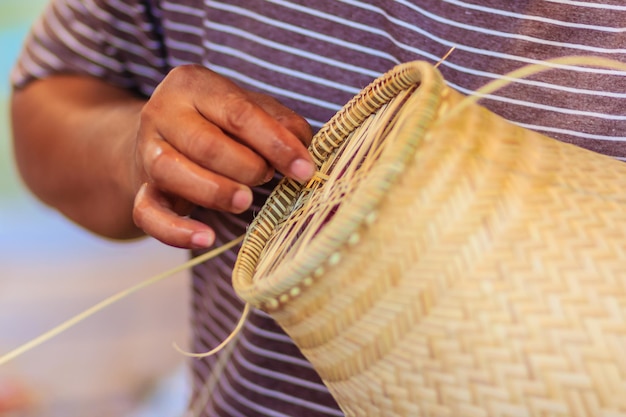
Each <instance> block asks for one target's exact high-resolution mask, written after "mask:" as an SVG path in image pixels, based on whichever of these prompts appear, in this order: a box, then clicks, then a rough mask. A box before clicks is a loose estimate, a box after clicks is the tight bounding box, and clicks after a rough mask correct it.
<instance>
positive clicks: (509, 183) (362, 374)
mask: <svg viewBox="0 0 626 417" xmlns="http://www.w3.org/2000/svg"><path fill="white" fill-rule="evenodd" d="M463 100H464V97H462V96H461V95H460V94H458V93H456V92H455V91H453V90H451V89H450V88H448V87H447V86H446V85H445V83H444V81H443V79H442V77H441V75H440V74H439V72H438V71H437V70H436V69H435V68H433V67H432V66H430V65H429V64H426V63H422V62H413V63H409V64H403V65H400V66H398V67H396V68H394V69H393V70H392V71H391V72H389V73H388V74H386V75H385V76H383V77H381V78H380V79H378V80H376V81H375V82H374V83H373V84H372V85H370V86H369V87H368V88H366V89H365V90H364V91H363V92H362V93H361V94H360V95H358V96H357V97H355V98H354V99H353V100H352V101H351V102H350V103H348V104H347V105H346V107H345V108H344V109H343V110H341V111H340V112H339V113H338V114H337V115H336V116H335V117H334V118H333V119H332V120H331V121H329V123H327V125H326V126H325V127H324V128H323V129H322V130H321V131H320V132H319V133H318V134H317V135H316V137H315V138H314V142H313V144H312V145H311V152H312V154H313V155H314V158H315V160H316V163H317V164H318V167H319V174H318V175H317V176H316V177H315V178H314V179H313V180H311V181H310V182H309V183H308V184H303V185H300V184H298V183H296V182H294V181H290V180H284V181H283V182H282V183H281V184H280V185H279V186H278V187H277V188H276V189H275V190H274V192H273V194H272V195H271V196H270V198H269V200H268V201H267V203H266V205H265V207H264V208H263V209H262V211H261V212H260V213H259V215H258V217H257V218H256V220H255V221H254V223H253V224H252V225H251V226H250V229H249V231H248V234H247V236H246V240H245V241H244V244H243V247H242V249H241V251H240V253H239V257H238V261H237V265H236V267H235V271H234V276H233V278H234V279H233V282H234V286H235V289H236V290H237V292H238V294H239V295H240V296H241V297H242V298H243V299H245V300H246V301H247V302H249V303H250V304H251V305H253V306H256V307H259V308H261V309H263V310H265V311H267V312H268V313H269V314H270V315H271V316H272V317H274V318H275V320H276V321H277V322H278V323H279V324H280V325H281V326H282V327H283V328H284V329H285V331H286V332H287V333H288V334H289V335H290V336H291V337H292V338H293V340H294V341H295V343H296V344H297V345H298V347H299V348H300V349H301V350H302V352H303V353H304V355H305V356H306V357H307V358H308V359H309V360H310V361H311V363H312V364H313V366H314V367H315V369H316V370H317V372H318V373H319V374H320V376H321V378H322V379H323V380H324V382H325V383H326V385H327V386H328V387H329V389H330V390H331V393H332V394H333V395H334V397H335V398H336V400H337V402H338V403H339V405H340V406H341V408H342V409H343V411H344V412H345V413H346V415H348V416H368V417H374V416H384V417H390V416H438V417H439V416H461V417H474V416H533V417H534V416H577V417H582V416H590V417H591V416H593V417H599V416H626V204H625V203H626V197H625V192H626V191H625V190H626V164H624V163H622V162H619V161H616V160H613V159H611V158H608V157H604V156H601V155H597V154H595V153H592V152H589V151H586V150H583V149H580V148H577V147H575V146H572V145H568V144H564V143H561V142H558V141H555V140H552V139H549V138H547V137H544V136H542V135H539V134H537V133H533V132H530V131H528V130H525V129H522V128H520V127H517V126H515V125H513V124H511V123H509V122H507V121H506V120H504V119H502V118H500V117H498V116H496V115H494V114H492V113H490V112H489V111H487V110H485V109H484V108H482V107H480V106H478V105H476V104H470V105H467V106H465V105H464V106H462V109H461V107H459V103H461V102H462V101H463ZM459 109H461V110H459Z"/></svg>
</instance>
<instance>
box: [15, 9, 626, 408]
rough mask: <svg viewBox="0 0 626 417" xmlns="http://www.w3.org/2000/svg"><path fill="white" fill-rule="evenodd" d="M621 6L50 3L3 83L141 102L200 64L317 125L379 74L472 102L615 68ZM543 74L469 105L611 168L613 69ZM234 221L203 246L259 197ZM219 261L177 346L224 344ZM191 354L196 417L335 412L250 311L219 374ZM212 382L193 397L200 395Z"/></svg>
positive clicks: (261, 317) (230, 311)
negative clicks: (188, 341)
mask: <svg viewBox="0 0 626 417" xmlns="http://www.w3.org/2000/svg"><path fill="white" fill-rule="evenodd" d="M624 22H626V7H625V6H623V5H621V3H620V2H619V1H617V0H615V1H609V0H606V1H600V0H595V1H589V2H587V1H585V2H583V1H570V0H528V1H520V2H502V1H500V0H441V1H425V0H395V1H387V2H380V1H375V0H368V1H358V0H316V1H315V2H311V1H305V0H228V1H219V0H180V1H171V0H127V1H122V0H84V1H83V0H52V2H51V4H50V6H49V7H48V8H47V9H46V11H45V13H44V15H43V17H42V18H41V19H40V20H39V21H37V22H36V23H35V25H34V26H33V30H32V31H31V34H30V35H29V38H28V40H27V42H26V44H25V47H24V50H23V53H22V55H21V57H20V60H19V62H18V63H17V65H16V67H15V69H14V71H13V73H12V82H13V84H14V85H15V86H16V87H17V88H19V87H21V86H23V85H25V84H26V83H28V82H29V81H31V80H33V79H36V78H41V77H45V76H47V75H49V74H53V73H56V72H71V73H82V74H89V75H93V76H96V77H102V78H104V79H106V80H108V81H110V82H111V83H114V84H116V85H120V86H123V87H127V88H132V89H134V90H136V91H137V92H140V93H143V94H144V95H146V96H149V95H150V94H151V93H152V92H153V91H154V88H156V86H157V85H158V83H159V82H160V81H161V80H162V79H163V77H165V75H166V74H167V72H168V71H169V70H170V69H171V68H173V67H175V66H178V65H184V64H190V63H194V64H202V65H205V66H207V67H210V68H211V69H213V70H214V71H216V72H218V73H221V74H223V75H225V76H227V77H229V78H231V79H233V80H235V81H236V82H238V83H239V84H241V85H242V86H244V87H247V88H250V89H252V90H255V91H261V92H265V93H267V94H270V95H272V96H275V97H277V98H278V99H279V100H281V101H282V102H283V103H284V104H286V105H287V106H289V107H290V108H292V109H294V110H295V111H297V112H298V113H300V114H302V115H303V116H304V117H306V118H307V120H308V121H309V122H310V123H311V125H312V126H313V127H314V128H319V127H321V126H322V124H323V123H324V122H325V121H327V120H328V119H329V118H330V117H332V115H333V114H334V113H335V112H336V111H337V110H338V109H339V108H340V107H341V106H342V105H343V104H344V103H346V102H347V101H348V100H349V99H350V98H351V97H352V96H353V95H354V94H355V93H357V92H358V91H359V90H360V89H361V88H363V87H365V86H366V85H367V84H368V83H369V82H370V81H371V80H372V79H373V78H375V77H377V76H378V75H380V74H382V73H383V72H385V71H387V70H388V69H390V68H391V67H392V66H393V65H395V64H398V63H401V62H406V61H411V60H427V61H430V62H436V61H438V60H439V58H440V57H441V56H443V55H444V54H445V53H446V52H447V51H448V50H449V49H450V48H452V47H455V48H456V49H455V51H454V52H453V53H452V55H451V56H450V57H449V58H448V59H447V60H446V61H445V62H443V63H442V65H441V66H440V69H441V71H442V73H443V75H444V77H445V78H446V80H447V81H448V83H449V84H450V86H451V87H453V88H455V89H456V90H458V91H460V92H461V93H463V94H472V93H473V92H474V91H476V90H477V89H478V88H480V87H481V86H483V85H485V84H486V83H488V82H489V81H492V80H494V79H497V78H501V77H502V76H503V75H504V74H507V73H508V72H510V71H512V70H515V69H518V68H520V67H521V66H524V65H527V64H535V63H539V62H542V61H544V60H546V59H550V58H554V57H560V56H567V55H591V54H593V55H597V56H602V57H607V58H612V59H616V60H619V61H622V62H626V55H625V54H626V42H625V39H626V38H625V36H626V35H625V32H626V24H625V23H624ZM554 67H555V69H554V70H551V71H548V72H544V73H542V74H538V75H535V76H532V77H529V78H528V79H524V80H517V81H515V82H513V83H512V84H511V85H509V86H507V87H505V88H503V89H501V90H499V91H497V92H495V93H492V94H490V95H488V96H485V97H483V98H482V99H481V103H482V104H483V105H485V106H486V107H488V108H489V109H491V110H492V111H494V112H496V113H498V114H500V115H502V116H503V117H505V118H507V119H509V120H511V121H512V122H514V123H516V124H518V125H520V126H523V127H526V128H528V129H532V130H536V131H539V132H542V133H544V134H546V135H548V136H552V137H554V138H557V139H559V140H562V141H565V142H568V143H573V144H575V145H577V146H581V147H584V148H587V149H590V150H592V151H595V152H600V153H603V154H606V155H610V156H612V157H615V158H618V159H620V160H626V112H625V110H624V108H625V106H624V104H623V103H624V99H625V98H626V77H625V75H626V74H625V73H624V72H623V71H616V70H610V69H591V68H578V67H568V66H562V65H561V66H556V65H555V66H554ZM272 186H273V184H270V185H269V186H268V187H267V188H266V189H264V190H263V189H258V190H256V194H255V196H256V200H255V204H256V205H255V208H254V209H253V210H251V211H250V212H249V213H246V214H244V215H242V216H234V215H229V214H221V213H216V212H212V211H206V210H198V211H197V213H194V216H195V217H196V218H199V219H201V220H203V221H205V222H207V223H208V224H211V225H212V226H213V227H214V228H215V229H216V232H217V235H218V241H217V244H222V243H224V242H227V241H229V240H231V239H233V238H234V237H236V236H238V235H239V234H241V233H243V232H244V231H245V227H246V225H247V224H248V223H249V221H250V220H251V218H252V217H251V216H252V213H254V212H255V211H256V210H258V208H259V206H260V205H261V204H262V203H263V201H264V199H265V198H266V197H267V193H268V191H267V190H268V189H271V188H272ZM235 258H236V252H231V253H228V254H226V255H225V256H222V257H220V258H218V259H215V260H212V261H210V262H207V263H205V264H203V265H200V266H198V267H197V268H196V269H195V270H194V275H193V306H192V311H193V317H192V320H193V326H194V329H195V334H194V340H193V344H192V348H193V349H194V350H195V351H207V350H210V349H211V348H213V347H214V346H216V345H217V344H219V343H220V342H221V341H222V340H224V339H225V338H226V337H228V335H229V334H230V332H231V331H232V329H233V328H234V326H235V324H236V322H237V321H238V320H239V316H240V314H241V310H242V308H243V306H242V304H241V302H240V300H239V299H238V298H237V297H236V296H235V294H234V293H233V291H232V287H231V283H230V273H231V270H232V266H233V263H234V261H235ZM217 361H218V359H217V358H215V357H211V358H205V359H201V360H195V359H194V360H192V369H193V377H194V383H195V387H196V392H195V401H205V400H206V403H203V404H202V405H203V409H204V412H203V414H202V415H203V416H248V417H249V416H255V415H265V416H286V415H290V416H338V415H341V412H340V411H339V410H338V408H337V406H336V404H335V403H334V400H333V399H332V397H331V396H330V394H329V393H328V391H327V389H326V387H325V386H324V385H323V383H322V382H321V381H320V380H319V378H318V377H317V375H316V374H315V372H314V371H313V370H312V368H311V366H310V364H309V363H308V362H307V361H306V360H305V359H304V358H303V357H302V356H301V355H300V353H299V352H298V350H297V349H296V347H295V346H294V345H293V343H292V342H291V340H290V339H289V338H288V337H287V336H286V335H285V334H284V333H283V332H282V331H281V330H280V329H279V328H278V327H277V326H276V324H275V323H274V322H273V321H272V320H271V319H270V318H269V317H268V316H266V315H265V314H264V313H262V312H260V311H254V312H253V313H252V314H251V317H250V319H249V321H248V322H247V323H246V325H245V327H244V329H243V331H242V333H241V335H240V337H239V339H238V342H237V343H236V345H234V347H233V349H232V351H231V352H230V353H229V356H228V362H227V365H226V366H225V367H224V369H222V370H221V372H220V373H217V374H214V372H216V370H219V369H220V367H219V366H217ZM211 381H215V382H216V384H215V388H214V389H213V390H212V391H211V395H210V396H209V397H208V399H204V398H200V397H201V395H200V393H201V392H202V390H203V389H204V387H205V386H210V383H211Z"/></svg>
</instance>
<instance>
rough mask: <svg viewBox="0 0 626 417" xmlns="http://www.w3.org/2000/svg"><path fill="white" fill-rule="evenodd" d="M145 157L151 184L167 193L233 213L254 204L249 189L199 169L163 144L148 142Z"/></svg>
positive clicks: (169, 146) (201, 168)
mask: <svg viewBox="0 0 626 417" xmlns="http://www.w3.org/2000/svg"><path fill="white" fill-rule="evenodd" d="M142 155H143V158H144V161H143V165H144V169H145V171H146V173H147V176H148V178H149V180H150V182H151V184H153V185H154V186H155V187H157V188H158V189H160V190H162V191H163V192H165V193H168V194H173V195H176V196H179V197H181V198H183V199H184V200H186V201H190V202H192V203H194V204H196V205H199V206H202V207H208V208H212V209H217V210H222V211H229V212H233V213H241V212H243V211H244V210H246V209H248V207H250V205H251V204H252V191H251V190H250V188H249V187H247V186H246V185H243V184H240V183H238V182H236V181H233V180H230V179H228V178H227V177H225V176H223V175H220V174H217V173H215V172H213V171H210V170H207V169H204V168H203V167H200V166H199V165H197V164H196V163H194V162H193V161H191V160H189V159H188V158H187V157H185V156H184V155H182V154H181V153H180V152H178V151H177V150H175V149H174V148H173V147H172V146H171V145H170V144H169V143H167V142H165V141H163V140H161V141H151V142H149V143H148V144H147V146H146V149H145V150H144V152H143V154H142Z"/></svg>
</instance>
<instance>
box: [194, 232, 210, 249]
mask: <svg viewBox="0 0 626 417" xmlns="http://www.w3.org/2000/svg"><path fill="white" fill-rule="evenodd" d="M214 241H215V236H214V235H213V233H211V232H207V231H202V232H196V233H194V234H192V235H191V244H192V245H193V246H194V247H196V248H208V247H209V246H211V245H213V242H214Z"/></svg>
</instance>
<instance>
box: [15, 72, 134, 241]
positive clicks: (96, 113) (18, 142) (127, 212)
mask: <svg viewBox="0 0 626 417" xmlns="http://www.w3.org/2000/svg"><path fill="white" fill-rule="evenodd" d="M51 103H52V105H51ZM143 104H144V101H143V100H141V99H138V98H137V97H135V96H133V95H132V94H131V93H129V92H127V91H124V90H121V89H118V88H115V87H112V86H110V85H107V84H106V83H104V82H102V81H99V80H95V79H92V78H85V77H76V76H57V77H52V78H49V79H45V80H41V81H35V82H33V83H31V84H29V85H28V86H27V87H26V88H24V89H23V90H19V91H16V92H14V94H13V97H12V122H13V136H14V149H15V155H16V161H17V164H18V168H19V170H20V173H21V175H22V177H23V179H24V181H25V183H26V184H27V185H28V186H29V188H30V189H31V190H32V191H33V193H34V194H35V195H37V196H38V197H39V198H40V199H41V200H42V201H43V202H45V203H46V204H49V205H51V206H53V207H55V208H56V209H58V210H59V211H60V212H62V213H63V214H64V215H66V216H67V217H68V218H70V219H71V220H73V221H74V222H76V223H78V224H80V225H81V226H83V227H85V228H87V229H89V230H91V231H93V232H95V233H98V234H100V235H103V236H107V237H110V238H132V237H137V236H140V235H141V234H142V232H141V231H140V230H139V229H138V228H137V227H136V226H135V225H134V223H133V220H132V210H133V199H134V196H135V193H136V186H137V184H135V182H136V181H137V179H136V178H134V173H133V170H132V167H133V166H134V161H133V159H134V146H135V145H134V143H135V136H136V134H137V128H138V125H139V114H140V111H141V108H142V107H143Z"/></svg>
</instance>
